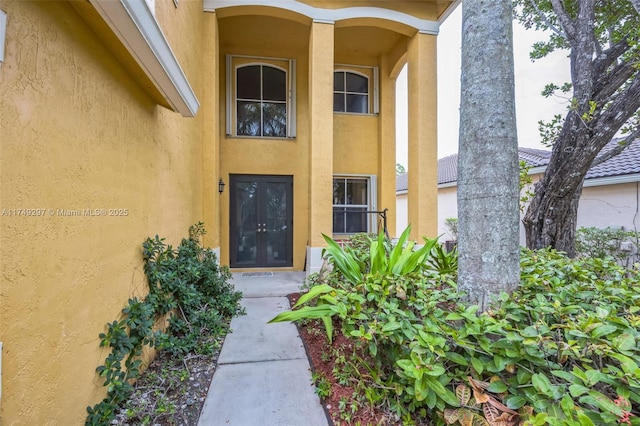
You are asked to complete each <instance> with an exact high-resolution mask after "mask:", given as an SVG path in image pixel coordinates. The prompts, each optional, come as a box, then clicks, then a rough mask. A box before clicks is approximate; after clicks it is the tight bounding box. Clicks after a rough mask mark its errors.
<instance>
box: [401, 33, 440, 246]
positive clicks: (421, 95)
mask: <svg viewBox="0 0 640 426" xmlns="http://www.w3.org/2000/svg"><path fill="white" fill-rule="evenodd" d="M436 39H437V37H436V36H435V35H430V34H421V33H418V34H416V35H415V36H414V37H413V38H412V39H411V40H410V41H409V46H408V52H407V53H408V55H407V63H408V69H407V71H408V73H407V79H408V86H409V87H408V88H409V129H408V135H409V165H408V172H409V176H408V177H409V191H408V195H409V196H408V219H409V223H410V224H411V229H412V230H411V238H413V239H416V240H418V242H421V241H422V237H423V236H427V237H435V236H436V233H437V229H438V225H437V221H438V217H437V213H438V158H437V157H438V143H437V139H438V133H437V81H436V73H437V62H436V61H437V58H436V54H437V49H436V46H437V45H436Z"/></svg>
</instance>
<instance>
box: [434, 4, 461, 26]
mask: <svg viewBox="0 0 640 426" xmlns="http://www.w3.org/2000/svg"><path fill="white" fill-rule="evenodd" d="M460 3H462V0H455V1H454V2H453V3H451V4H450V5H449V7H448V8H447V10H445V11H444V13H443V14H442V15H441V16H440V18H439V19H438V22H439V23H441V24H442V23H443V22H444V21H446V20H447V18H448V17H449V16H450V15H451V14H452V13H453V11H454V10H456V7H458V6H459V5H460Z"/></svg>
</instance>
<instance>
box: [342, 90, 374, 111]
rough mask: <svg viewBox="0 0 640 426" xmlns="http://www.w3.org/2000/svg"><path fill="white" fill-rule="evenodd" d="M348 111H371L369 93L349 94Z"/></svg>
mask: <svg viewBox="0 0 640 426" xmlns="http://www.w3.org/2000/svg"><path fill="white" fill-rule="evenodd" d="M347 112H359V113H364V114H366V113H368V112H369V97H368V96H367V95H349V94H348V95H347Z"/></svg>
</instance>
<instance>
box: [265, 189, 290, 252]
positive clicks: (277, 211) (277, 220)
mask: <svg viewBox="0 0 640 426" xmlns="http://www.w3.org/2000/svg"><path fill="white" fill-rule="evenodd" d="M265 202H266V214H267V226H266V234H267V263H278V262H283V261H286V260H287V259H288V257H289V253H288V250H287V241H288V239H287V233H288V232H290V230H289V229H288V226H289V224H288V220H287V202H288V200H287V184H286V183H285V182H267V184H266V200H265Z"/></svg>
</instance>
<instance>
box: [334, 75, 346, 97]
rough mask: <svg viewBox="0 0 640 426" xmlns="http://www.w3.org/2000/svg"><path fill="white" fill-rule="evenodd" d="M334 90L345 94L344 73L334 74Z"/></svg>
mask: <svg viewBox="0 0 640 426" xmlns="http://www.w3.org/2000/svg"><path fill="white" fill-rule="evenodd" d="M333 90H334V92H344V72H340V71H338V72H334V73H333Z"/></svg>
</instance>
